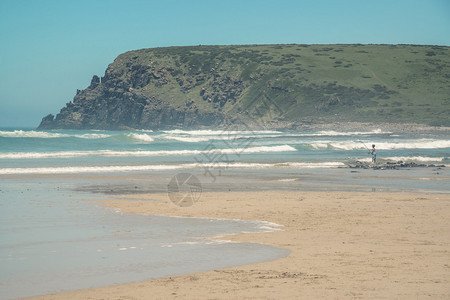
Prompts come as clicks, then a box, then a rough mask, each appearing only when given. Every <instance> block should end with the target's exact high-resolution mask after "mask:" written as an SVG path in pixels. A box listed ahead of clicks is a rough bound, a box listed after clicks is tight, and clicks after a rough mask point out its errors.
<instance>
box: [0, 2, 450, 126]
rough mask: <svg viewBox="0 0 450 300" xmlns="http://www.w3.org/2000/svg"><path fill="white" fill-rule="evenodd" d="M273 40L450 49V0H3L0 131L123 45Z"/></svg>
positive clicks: (78, 84) (21, 122)
mask: <svg viewBox="0 0 450 300" xmlns="http://www.w3.org/2000/svg"><path fill="white" fill-rule="evenodd" d="M278 43H286V44H292V43H295V44H335V43H339V44H350V43H362V44H422V45H444V46H450V1H449V0H426V1H424V0H397V1H396V0H377V1H365V0H351V1H345V0H340V1H337V0H310V1H302V0H297V1H294V0H276V1H275V0H274V1H265V0H257V1H254V0H226V1H225V0H220V1H217V0H167V1H162V0H159V1H154V0H147V1H145V0H77V1H73V0H0V127H28V128H34V127H37V126H38V125H39V123H40V121H41V119H42V117H44V116H46V115H47V114H49V113H52V114H54V115H56V114H57V113H58V112H59V110H60V109H61V108H62V107H63V106H65V104H66V103H67V102H69V101H71V100H72V99H73V97H74V96H75V92H76V90H77V89H84V88H86V87H87V86H88V85H89V83H90V80H91V78H92V76H93V75H94V74H95V75H98V76H103V75H104V72H105V70H106V68H107V66H108V64H110V63H112V62H113V60H114V58H115V57H117V56H118V55H119V54H120V53H123V52H126V51H129V50H136V49H142V48H152V47H165V46H188V45H200V44H201V45H229V44H278Z"/></svg>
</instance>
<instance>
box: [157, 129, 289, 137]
mask: <svg viewBox="0 0 450 300" xmlns="http://www.w3.org/2000/svg"><path fill="white" fill-rule="evenodd" d="M163 132H165V133H169V134H187V135H220V136H222V135H230V134H267V133H281V132H280V131H276V130H255V131H252V130H226V129H224V130H180V129H175V130H166V131H163Z"/></svg>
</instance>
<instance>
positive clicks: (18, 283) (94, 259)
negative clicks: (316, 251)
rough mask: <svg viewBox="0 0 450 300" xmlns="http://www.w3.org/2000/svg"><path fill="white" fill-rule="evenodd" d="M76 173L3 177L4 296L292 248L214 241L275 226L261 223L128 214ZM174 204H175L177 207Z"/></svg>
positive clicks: (0, 287) (226, 262) (272, 255)
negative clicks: (85, 186)
mask: <svg viewBox="0 0 450 300" xmlns="http://www.w3.org/2000/svg"><path fill="white" fill-rule="evenodd" d="M73 181H74V180H73V179H68V180H64V179H37V178H34V179H30V178H28V179H24V178H21V179H3V180H2V183H1V191H0V196H1V201H0V220H1V221H0V236H1V239H0V266H1V268H0V298H2V299H10V298H17V297H26V296H32V295H41V294H47V293H55V292H61V291H68V290H75V289H85V288H90V287H98V286H104V285H113V284H118V283H126V282H132V281H139V280H144V279H148V278H158V277H166V276H175V275H181V274H187V273H194V272H199V271H205V270H211V269H218V268H224V267H230V266H236V265H242V264H249V263H255V262H260V261H266V260H273V259H276V258H279V257H283V256H286V255H287V254H288V251H287V250H285V249H279V248H275V247H271V246H268V245H260V244H253V243H231V242H227V241H217V240H210V239H207V238H208V237H214V236H221V235H225V234H231V233H239V232H259V231H266V230H270V228H273V229H274V230H275V229H276V226H275V227H273V224H268V223H265V222H254V221H239V220H216V219H199V218H175V217H163V216H144V215H127V214H122V213H120V212H116V211H114V210H111V209H105V208H102V207H99V206H98V205H97V204H96V203H95V202H86V201H82V200H81V199H83V198H84V199H85V198H88V199H93V198H96V197H95V196H92V195H89V194H86V193H84V192H74V191H73V188H72V187H73ZM174 209H175V207H174Z"/></svg>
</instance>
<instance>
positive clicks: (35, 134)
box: [0, 130, 111, 139]
mask: <svg viewBox="0 0 450 300" xmlns="http://www.w3.org/2000/svg"><path fill="white" fill-rule="evenodd" d="M110 136H111V135H110V134H104V133H85V134H67V133H58V132H47V131H35V130H30V131H25V130H14V131H0V137H10V138H41V139H48V138H65V137H76V138H81V139H103V138H108V137H110Z"/></svg>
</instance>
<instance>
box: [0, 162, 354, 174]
mask: <svg viewBox="0 0 450 300" xmlns="http://www.w3.org/2000/svg"><path fill="white" fill-rule="evenodd" d="M344 166H345V164H344V163H341V162H321V163H299V162H287V163H190V164H179V165H140V166H80V167H45V168H3V169H0V174H1V175H7V174H73V173H108V172H133V171H158V170H159V171H164V170H180V169H224V168H238V169H263V168H305V169H316V168H338V167H344Z"/></svg>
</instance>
